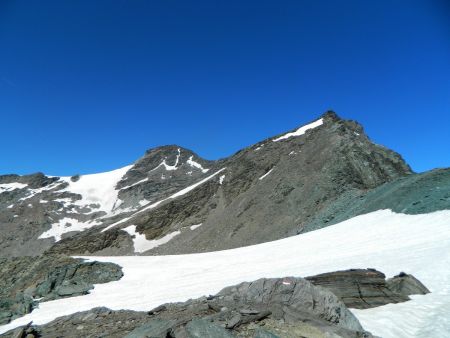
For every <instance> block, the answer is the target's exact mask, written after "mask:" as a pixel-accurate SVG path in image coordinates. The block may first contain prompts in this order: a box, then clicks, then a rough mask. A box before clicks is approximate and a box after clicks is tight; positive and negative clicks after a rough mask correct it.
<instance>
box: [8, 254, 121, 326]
mask: <svg viewBox="0 0 450 338" xmlns="http://www.w3.org/2000/svg"><path fill="white" fill-rule="evenodd" d="M0 276H1V278H0V325H1V324H6V323H8V322H9V321H10V320H12V319H14V318H16V317H19V316H22V315H24V314H26V313H29V312H31V311H32V310H33V309H34V308H35V307H37V306H39V302H45V301H48V300H52V299H58V298H63V297H71V296H79V295H84V294H87V293H88V292H89V290H91V289H93V288H94V284H99V283H107V282H111V281H114V280H118V279H120V278H121V277H122V276H123V273H122V270H121V268H120V267H119V266H118V265H116V264H112V263H100V262H84V261H83V260H82V259H74V258H71V257H67V256H62V255H43V256H38V257H16V258H1V259H0Z"/></svg>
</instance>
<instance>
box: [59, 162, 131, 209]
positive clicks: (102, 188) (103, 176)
mask: <svg viewBox="0 0 450 338" xmlns="http://www.w3.org/2000/svg"><path fill="white" fill-rule="evenodd" d="M131 167H132V165H129V166H126V167H123V168H120V169H116V170H113V171H108V172H105V173H100V174H91V175H82V176H80V178H79V179H78V181H76V182H72V181H71V180H70V177H61V180H62V181H64V182H67V183H68V184H69V186H68V187H67V188H65V189H63V190H62V191H68V192H71V193H73V194H79V195H81V197H82V198H81V200H77V201H75V202H73V204H75V205H78V206H87V205H90V204H98V205H99V206H100V207H99V208H98V210H102V211H105V212H106V213H107V214H109V213H111V212H112V210H113V207H114V205H115V204H116V202H117V194H118V190H116V185H117V183H118V182H119V181H120V180H121V179H122V177H123V176H124V175H125V173H126V172H127V171H128V170H129V169H130V168H131Z"/></svg>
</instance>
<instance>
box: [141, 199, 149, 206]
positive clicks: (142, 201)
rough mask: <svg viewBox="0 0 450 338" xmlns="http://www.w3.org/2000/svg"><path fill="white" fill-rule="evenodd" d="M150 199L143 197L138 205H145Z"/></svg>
mask: <svg viewBox="0 0 450 338" xmlns="http://www.w3.org/2000/svg"><path fill="white" fill-rule="evenodd" d="M150 202H151V201H147V200H146V199H145V198H144V199H143V200H140V201H139V205H140V206H141V207H143V206H146V205H147V204H149V203H150Z"/></svg>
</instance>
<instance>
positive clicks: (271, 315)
mask: <svg viewBox="0 0 450 338" xmlns="http://www.w3.org/2000/svg"><path fill="white" fill-rule="evenodd" d="M33 328H34V329H35V330H36V331H37V332H38V333H39V334H40V335H42V336H44V337H79V336H83V337H105V336H107V337H124V336H125V337H127V338H141V337H161V338H166V337H174V338H194V337H195V338H200V337H202V338H203V337H223V338H226V337H242V338H253V337H260V338H267V337H271V338H274V337H280V338H292V337H301V336H305V337H320V338H325V337H335V338H338V337H345V338H347V337H348V338H350V337H351V338H357V337H371V335H370V333H368V332H365V331H364V330H363V328H362V327H361V325H360V323H359V322H358V320H357V319H356V317H354V316H353V314H352V313H351V312H350V311H349V310H348V309H347V308H346V306H345V305H344V303H342V302H341V301H340V300H339V299H338V298H337V297H336V296H335V295H333V294H332V293H331V292H330V291H328V290H326V289H324V288H321V287H316V286H314V285H312V284H311V283H310V282H308V281H307V280H305V279H302V278H294V277H288V278H278V279H259V280H257V281H254V282H245V283H241V284H238V285H236V286H231V287H228V288H225V289H223V290H222V291H220V292H219V293H218V294H216V295H214V296H209V297H201V298H198V299H193V300H188V301H187V302H184V303H170V304H164V305H162V306H159V307H157V308H155V309H153V310H152V311H149V312H134V311H123V310H122V311H111V310H108V309H105V308H97V309H92V310H90V311H87V312H81V313H76V314H74V315H70V316H65V317H61V318H58V319H56V320H54V321H53V322H51V323H48V324H46V325H43V326H38V327H33ZM6 336H9V337H10V333H8V334H6Z"/></svg>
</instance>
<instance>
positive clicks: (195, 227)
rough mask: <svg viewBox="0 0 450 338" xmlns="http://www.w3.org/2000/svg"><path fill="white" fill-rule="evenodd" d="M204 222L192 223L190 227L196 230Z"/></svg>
mask: <svg viewBox="0 0 450 338" xmlns="http://www.w3.org/2000/svg"><path fill="white" fill-rule="evenodd" d="M202 224H203V223H200V224H194V225H191V226H190V227H189V228H190V229H191V230H195V229H197V228H199V227H200V226H201V225H202Z"/></svg>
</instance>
